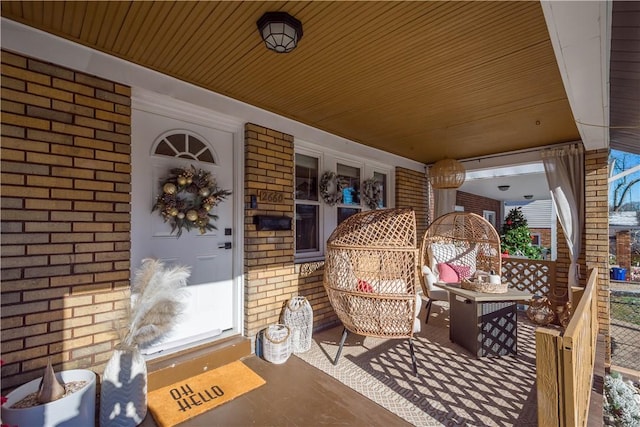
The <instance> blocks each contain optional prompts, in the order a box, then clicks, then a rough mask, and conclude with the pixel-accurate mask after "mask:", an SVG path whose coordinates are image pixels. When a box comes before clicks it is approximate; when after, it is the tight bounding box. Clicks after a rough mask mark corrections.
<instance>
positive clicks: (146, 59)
mask: <svg viewBox="0 0 640 427" xmlns="http://www.w3.org/2000/svg"><path fill="white" fill-rule="evenodd" d="M197 4H198V3H197V2H178V3H175V4H174V7H173V9H172V10H171V11H170V13H169V15H168V17H167V19H165V20H164V23H163V26H162V27H161V28H159V31H158V33H157V35H156V37H155V38H154V40H153V42H154V45H155V46H158V47H157V48H155V49H147V50H145V51H144V52H143V53H142V55H141V56H140V61H141V62H142V63H145V64H150V65H152V66H153V67H154V68H156V69H157V67H158V64H159V63H160V62H161V61H162V60H163V59H164V58H163V55H165V52H166V50H167V49H173V50H180V48H181V47H180V46H179V45H178V44H177V41H178V40H180V36H181V35H182V33H183V32H185V31H189V27H190V25H191V23H190V22H188V21H187V18H188V16H189V15H190V14H191V12H192V11H193V9H194V7H195V6H196V5H197ZM151 55H153V56H151Z"/></svg>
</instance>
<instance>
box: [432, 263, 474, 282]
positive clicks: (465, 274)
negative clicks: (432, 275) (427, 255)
mask: <svg viewBox="0 0 640 427" xmlns="http://www.w3.org/2000/svg"><path fill="white" fill-rule="evenodd" d="M438 273H439V281H440V282H444V283H458V282H460V281H461V280H462V279H468V278H469V277H470V276H471V267H469V266H468V265H457V264H450V263H448V262H443V263H440V264H438Z"/></svg>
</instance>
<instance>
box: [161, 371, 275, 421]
mask: <svg viewBox="0 0 640 427" xmlns="http://www.w3.org/2000/svg"><path fill="white" fill-rule="evenodd" d="M263 384H265V380H263V379H262V378H261V377H260V376H259V375H258V374H256V373H255V372H253V371H252V370H251V369H249V367H248V366H246V365H245V364H244V363H242V362H240V361H236V362H232V363H229V364H228V365H224V366H221V367H219V368H216V369H213V370H211V371H208V372H205V373H203V374H199V375H196V376H194V377H191V378H187V379H186V380H182V381H179V382H177V383H174V384H170V385H168V386H166V387H163V388H160V389H158V390H154V391H152V392H151V393H149V396H148V405H149V411H150V412H151V414H152V415H153V418H154V420H155V421H156V424H158V426H161V427H170V426H175V425H176V424H179V423H181V422H183V421H186V420H188V419H190V418H193V417H195V416H196V415H200V414H202V413H204V412H206V411H209V410H211V409H213V408H215V407H216V406H219V405H222V404H223V403H226V402H229V401H231V400H233V399H235V398H236V397H238V396H240V395H242V394H244V393H247V392H249V391H251V390H253V389H255V388H257V387H260V386H261V385H263Z"/></svg>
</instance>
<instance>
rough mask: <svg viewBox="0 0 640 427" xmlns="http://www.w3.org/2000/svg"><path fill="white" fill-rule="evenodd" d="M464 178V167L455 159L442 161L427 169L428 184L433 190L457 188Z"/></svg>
mask: <svg viewBox="0 0 640 427" xmlns="http://www.w3.org/2000/svg"><path fill="white" fill-rule="evenodd" d="M464 178H465V170H464V166H463V165H462V163H460V162H459V161H457V160H456V159H442V160H439V161H437V162H436V163H434V164H433V166H431V167H430V168H429V182H430V183H431V186H432V187H433V188H438V189H444V188H458V187H460V186H461V185H462V184H463V183H464Z"/></svg>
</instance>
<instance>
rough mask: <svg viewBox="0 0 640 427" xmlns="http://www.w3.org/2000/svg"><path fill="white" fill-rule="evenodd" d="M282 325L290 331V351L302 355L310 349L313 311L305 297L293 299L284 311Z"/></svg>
mask: <svg viewBox="0 0 640 427" xmlns="http://www.w3.org/2000/svg"><path fill="white" fill-rule="evenodd" d="M284 324H285V325H287V326H288V327H289V329H290V330H291V350H292V351H293V352H294V353H303V352H305V351H308V350H309V349H310V348H311V334H312V332H313V310H312V309H311V304H309V301H307V299H306V298H305V297H294V298H291V299H290V300H289V302H288V303H287V306H286V307H285V309H284Z"/></svg>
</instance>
